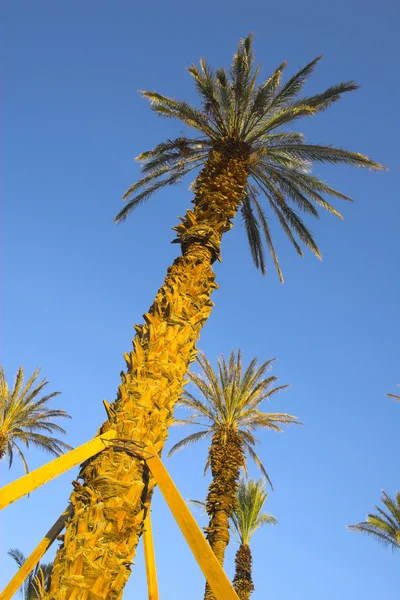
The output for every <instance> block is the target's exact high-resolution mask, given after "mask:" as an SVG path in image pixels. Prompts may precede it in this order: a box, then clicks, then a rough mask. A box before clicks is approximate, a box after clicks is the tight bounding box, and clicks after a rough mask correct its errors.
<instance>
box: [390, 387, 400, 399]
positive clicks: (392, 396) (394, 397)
mask: <svg viewBox="0 0 400 600" xmlns="http://www.w3.org/2000/svg"><path fill="white" fill-rule="evenodd" d="M399 387H400V386H399ZM388 396H389V398H392V400H398V401H399V402H400V396H396V394H388Z"/></svg>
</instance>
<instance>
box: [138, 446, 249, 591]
mask: <svg viewBox="0 0 400 600" xmlns="http://www.w3.org/2000/svg"><path fill="white" fill-rule="evenodd" d="M146 450H147V451H148V453H149V456H147V457H146V458H145V460H146V463H147V465H148V467H149V469H150V471H151V473H152V475H153V477H154V479H155V480H156V482H157V484H158V487H159V488H160V490H161V493H162V495H163V496H164V498H165V500H166V502H167V504H168V506H169V508H170V510H171V512H172V514H173V515H174V517H175V520H176V522H177V523H178V525H179V527H180V530H181V531H182V533H183V535H184V537H185V539H186V541H187V543H188V544H189V547H190V549H191V551H192V553H193V555H194V557H195V559H196V560H197V562H198V564H199V567H200V569H201V570H202V571H203V574H204V576H205V578H206V580H207V581H208V583H209V584H210V586H211V589H212V591H213V592H214V595H215V597H216V599H217V600H239V598H238V596H237V594H236V592H235V590H234V589H233V587H232V585H231V582H230V581H229V579H228V577H227V575H226V573H225V571H224V570H223V568H222V567H221V565H220V564H219V562H218V560H217V558H216V556H215V554H214V552H213V551H212V550H211V546H210V545H209V544H208V542H207V540H206V538H205V537H204V535H203V533H202V531H201V529H200V527H199V526H198V525H197V523H196V521H195V519H194V517H193V515H192V513H191V512H190V510H189V508H188V507H187V505H186V502H185V501H184V499H183V498H182V496H181V495H180V493H179V491H178V489H177V487H176V486H175V484H174V482H173V480H172V478H171V476H170V474H169V473H168V471H167V469H166V468H165V466H164V465H163V463H162V462H161V460H160V458H159V456H158V454H157V452H156V450H155V449H154V447H153V446H152V444H151V443H150V442H148V443H147V449H146ZM146 454H147V452H146Z"/></svg>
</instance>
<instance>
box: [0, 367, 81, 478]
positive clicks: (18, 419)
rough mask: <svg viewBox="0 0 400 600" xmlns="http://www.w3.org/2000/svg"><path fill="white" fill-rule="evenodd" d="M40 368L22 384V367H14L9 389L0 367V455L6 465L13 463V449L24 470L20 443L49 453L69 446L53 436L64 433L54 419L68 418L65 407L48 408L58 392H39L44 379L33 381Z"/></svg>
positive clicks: (57, 452) (42, 386)
mask: <svg viewBox="0 0 400 600" xmlns="http://www.w3.org/2000/svg"><path fill="white" fill-rule="evenodd" d="M39 373H40V370H39V369H37V370H36V371H34V373H33V374H32V375H31V377H29V378H28V379H27V380H26V381H25V384H24V369H23V367H20V368H19V369H18V372H17V375H16V378H15V384H14V386H13V388H12V389H11V390H9V388H8V386H7V382H6V379H5V374H4V370H3V368H2V367H0V392H1V398H0V457H3V456H7V457H8V461H9V466H10V467H11V465H12V462H13V455H14V452H16V453H17V455H18V456H19V457H20V459H21V461H22V463H23V465H24V469H25V471H26V472H28V465H27V461H26V458H25V456H24V453H23V452H22V450H21V448H20V445H19V444H20V443H23V444H24V445H25V446H26V447H27V448H29V447H30V446H31V445H32V446H35V447H37V448H39V449H40V450H45V451H47V452H49V453H50V454H52V455H53V456H60V455H61V454H63V452H64V451H65V450H70V449H71V446H69V444H66V443H65V442H63V441H62V440H60V439H58V438H56V437H54V434H55V433H62V434H64V433H66V432H65V429H63V427H61V426H60V425H58V424H57V423H55V422H54V419H60V418H70V416H69V415H68V414H67V412H66V411H65V410H61V409H50V408H49V407H48V403H49V401H50V400H51V399H52V398H54V397H55V396H58V395H59V392H53V393H51V394H47V395H42V393H43V389H44V388H45V386H46V385H47V383H48V382H47V381H46V380H45V379H42V380H41V381H40V382H38V381H37V378H38V376H39Z"/></svg>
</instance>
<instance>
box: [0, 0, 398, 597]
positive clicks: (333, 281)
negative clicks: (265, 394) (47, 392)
mask: <svg viewBox="0 0 400 600" xmlns="http://www.w3.org/2000/svg"><path fill="white" fill-rule="evenodd" d="M395 4H396V3H395V2H391V1H390V0H383V1H382V2H380V3H378V4H377V3H375V2H371V1H370V0H363V1H362V2H361V1H360V0H357V1H353V2H347V1H346V2H345V1H344V0H338V1H336V2H334V3H326V2H317V1H310V0H304V1H303V2H296V1H295V0H288V1H287V2H284V3H276V2H275V3H269V2H261V1H255V0H250V1H248V2H245V3H243V2H236V1H233V0H229V1H228V0H222V1H220V2H216V1H215V0H213V1H210V0H203V2H196V3H191V2H183V1H175V0H173V1H172V2H151V3H150V2H141V3H138V2H134V1H127V0H119V1H118V2H106V1H104V0H96V1H94V0H85V2H78V1H76V0H71V1H69V2H51V1H44V0H37V1H36V2H32V1H29V0H25V1H22V0H14V1H13V2H4V3H3V7H2V8H3V19H2V27H3V35H2V37H3V44H4V50H5V54H4V52H3V56H4V59H3V90H4V100H3V157H2V158H3V191H2V196H3V199H4V203H3V209H2V217H3V218H2V221H3V240H4V241H3V261H2V262H3V277H4V281H5V289H4V293H3V306H2V314H3V324H2V359H1V360H2V363H3V364H4V366H5V369H6V373H7V375H8V377H9V378H10V379H11V378H12V377H13V376H14V373H15V371H16V370H17V368H18V366H19V365H21V364H23V365H25V367H26V369H27V371H28V372H31V371H32V370H33V369H34V368H35V367H36V366H38V365H39V366H41V367H42V372H43V374H44V375H45V376H47V377H48V379H49V380H50V382H51V383H50V385H51V389H52V390H60V391H62V392H63V395H62V396H61V397H60V398H59V399H58V400H57V404H58V405H61V406H62V407H63V408H65V409H67V410H68V411H69V412H70V413H71V415H72V416H73V421H71V422H70V423H69V424H68V429H69V441H70V443H72V444H73V445H78V444H80V443H83V442H84V441H86V440H87V439H88V437H89V436H92V435H93V434H94V433H95V432H96V430H97V428H98V426H99V425H100V424H101V423H102V422H103V420H104V418H105V412H104V409H103V406H102V400H103V399H104V398H107V399H108V400H109V401H112V400H113V399H114V398H115V393H116V389H117V386H118V383H119V373H120V371H121V369H122V368H123V367H124V361H123V359H122V354H123V352H124V351H126V350H129V349H130V344H131V337H132V335H133V327H132V325H133V323H135V322H136V323H137V322H140V321H141V315H142V313H143V312H145V311H146V310H147V308H148V307H149V305H150V304H151V302H152V299H153V296H154V294H155V292H156V290H157V289H158V287H159V286H160V284H161V283H162V281H163V278H164V274H165V271H166V268H167V266H168V264H170V263H171V261H172V260H173V258H174V257H175V256H176V252H177V247H176V246H175V245H170V241H171V239H173V232H172V231H171V227H172V226H173V225H175V224H176V222H177V216H178V215H182V214H183V213H184V211H185V209H186V208H187V207H188V206H189V203H190V199H191V194H190V192H189V191H188V189H187V184H186V183H185V184H184V185H182V186H180V187H175V188H170V189H168V190H166V191H164V192H162V193H160V194H159V195H158V196H157V197H154V199H153V200H151V202H150V203H148V204H147V205H146V206H144V207H142V208H141V209H140V210H139V211H138V212H136V213H135V214H134V215H132V217H131V218H130V219H129V220H128V221H127V222H126V223H125V224H124V225H122V226H116V225H114V224H113V223H112V219H113V216H114V215H115V214H116V212H117V211H118V210H119V209H120V208H121V205H122V204H121V196H122V193H123V192H124V191H125V189H126V188H127V187H128V186H129V185H130V184H131V183H132V182H133V181H134V180H135V179H136V178H137V177H138V175H139V170H138V166H137V165H136V164H134V163H133V161H132V159H133V157H134V156H136V155H137V154H138V153H139V152H141V151H143V150H146V149H148V148H150V147H152V146H153V145H154V144H155V143H156V142H158V141H160V140H162V139H163V138H166V137H172V136H174V135H179V133H180V131H181V130H182V126H181V125H180V124H179V123H172V122H167V121H164V120H161V119H157V117H156V116H155V115H154V114H152V113H151V112H150V110H149V109H148V106H147V103H146V102H145V101H144V100H143V99H141V97H140V96H139V94H138V93H137V90H139V89H151V90H155V89H156V90H158V91H160V92H162V93H166V94H169V95H174V96H177V97H180V98H182V99H187V100H189V101H195V93H194V90H193V85H192V81H191V78H190V76H189V75H188V74H187V73H186V72H185V68H186V67H187V66H189V65H190V64H191V62H193V61H197V60H198V59H199V57H200V56H205V57H207V58H208V59H209V60H210V62H211V63H212V64H213V65H214V66H216V67H218V66H221V65H227V64H229V63H230V60H231V57H232V54H233V52H234V51H235V48H236V45H237V41H238V39H239V38H240V37H243V36H245V35H246V34H247V33H248V32H249V31H250V30H252V31H254V32H255V35H256V37H255V50H256V56H257V58H258V60H259V61H261V62H262V75H264V76H267V75H268V74H269V73H270V72H271V70H272V69H274V68H275V67H276V66H277V65H278V64H279V63H280V62H281V61H282V60H284V59H286V60H288V61H289V67H288V72H290V73H292V72H293V71H294V70H295V69H296V68H298V67H301V66H303V65H304V64H305V63H306V62H308V61H309V60H310V59H312V58H314V57H315V56H317V55H319V54H321V53H323V54H324V60H323V61H322V62H321V63H320V65H319V67H318V71H317V72H316V74H315V75H314V76H313V77H312V79H311V81H310V84H309V87H308V91H311V92H313V91H316V90H322V89H324V88H326V87H328V86H329V85H330V84H332V83H336V82H338V81H341V80H345V79H356V80H357V81H359V82H360V83H361V84H362V87H361V89H360V90H359V91H358V92H356V93H354V94H351V95H348V96H346V97H345V98H344V99H343V100H342V101H341V102H340V103H339V104H337V105H335V106H334V107H333V108H332V109H331V110H329V111H328V112H327V113H324V114H323V115H320V116H318V117H316V118H314V119H311V120H309V121H304V122H300V123H299V128H301V129H302V130H303V131H305V133H306V134H307V137H308V139H310V140H313V141H318V142H325V143H333V144H337V145H342V146H343V147H347V148H349V149H351V150H357V151H360V152H364V153H366V154H368V155H370V156H371V157H373V158H375V159H376V160H378V161H381V162H383V163H385V164H386V165H387V166H388V167H389V169H390V171H389V172H388V173H370V172H368V171H362V170H355V169H350V168H349V167H339V168H336V167H326V168H325V167H324V168H320V169H318V173H319V174H320V175H321V176H322V177H323V178H325V179H327V180H328V181H329V183H331V184H332V185H334V186H335V187H338V188H340V189H341V190H342V191H343V192H345V193H347V194H349V195H351V196H352V197H353V198H354V199H355V203H354V204H353V205H350V204H346V205H343V204H340V201H339V202H338V203H337V205H338V206H339V209H340V210H341V211H342V212H343V213H344V216H345V220H344V222H343V223H342V222H340V221H338V220H335V219H334V218H333V217H329V216H328V215H324V216H323V217H322V218H321V220H320V221H319V222H315V223H312V229H313V231H314V232H315V234H316V237H317V240H318V241H319V243H320V245H321V248H322V252H323V262H322V263H320V262H319V261H317V260H316V259H315V258H313V257H312V256H307V257H306V258H305V259H303V260H301V259H300V258H298V257H297V255H296V254H295V253H294V251H293V250H292V248H290V247H289V246H288V244H287V243H286V242H285V240H284V239H283V238H282V235H281V234H280V232H279V229H278V227H277V226H276V224H274V232H275V237H276V241H277V247H278V250H279V254H280V258H281V262H282V265H283V269H284V275H285V284H284V285H281V284H280V283H279V281H278V279H277V276H276V275H275V273H274V272H273V271H272V270H271V271H270V273H269V274H268V276H267V277H266V278H262V277H261V275H259V273H258V272H256V270H255V269H254V268H253V266H252V263H251V260H250V257H249V252H248V249H247V247H246V240H245V234H244V230H243V228H242V227H241V224H240V222H239V220H238V222H237V223H236V225H235V227H234V229H233V231H232V232H230V233H229V234H227V236H226V239H225V241H224V243H223V263H222V264H221V265H218V266H217V277H218V282H219V284H220V290H219V291H218V292H216V293H215V295H214V300H215V302H216V307H215V310H214V312H213V314H212V317H211V319H210V321H209V323H208V324H207V326H206V327H205V328H204V330H203V333H202V335H201V340H200V343H199V347H200V348H201V349H202V350H204V351H205V352H206V353H207V355H208V356H209V357H210V359H214V357H215V356H217V355H218V354H219V353H221V352H222V353H229V352H230V350H231V349H233V348H237V347H238V346H240V347H241V348H242V349H243V353H244V356H245V359H246V360H250V359H251V358H252V357H253V356H258V357H259V359H260V360H266V359H268V358H271V357H277V361H276V363H275V366H274V373H275V374H276V375H278V376H279V379H280V382H281V383H291V384H292V388H291V389H290V390H289V391H287V392H285V393H282V394H280V395H279V396H278V397H276V398H275V399H274V400H273V402H271V405H270V406H267V407H266V409H267V410H268V409H269V410H271V411H283V412H290V413H292V414H296V415H298V416H299V417H300V418H301V420H302V421H303V422H304V423H305V427H303V428H291V429H289V430H287V431H285V433H284V434H280V435H277V434H272V433H270V434H261V435H260V438H261V440H262V446H261V447H260V448H259V452H260V454H261V456H262V457H263V460H264V462H265V464H266V465H267V467H268V469H269V472H270V475H271V477H272V480H273V482H274V485H275V492H274V493H271V494H270V497H269V499H268V509H269V511H270V512H272V513H273V514H274V515H275V516H276V518H277V519H278V520H279V526H278V527H275V528H269V529H268V528H265V529H264V530H263V531H260V532H258V533H257V534H256V535H255V537H254V546H253V549H254V569H255V575H254V579H255V585H256V592H255V594H254V600H261V599H262V598H266V597H268V598H273V599H275V600H288V599H290V600H320V599H321V598H323V599H324V600H338V599H339V598H340V599H346V600H353V599H355V598H363V600H376V599H377V598H383V597H384V598H385V600H398V590H399V583H400V580H399V573H400V571H399V562H398V561H399V558H400V557H399V556H394V555H392V553H391V552H390V551H389V550H386V549H384V548H382V547H380V546H379V545H377V544H376V543H374V541H373V540H371V539H368V538H364V537H363V536H361V535H357V534H354V533H350V532H348V531H347V530H346V529H345V526H346V524H349V523H354V522H357V521H359V520H362V519H363V518H364V516H365V514H366V513H367V511H369V510H370V509H372V507H373V504H374V503H375V502H378V500H379V497H380V490H381V488H384V489H385V490H386V491H387V492H389V493H390V494H393V493H395V492H396V490H398V489H400V480H399V478H400V473H399V470H398V431H399V425H400V405H398V404H396V403H395V402H393V401H391V400H389V399H388V398H387V397H386V396H385V394H386V393H387V392H395V391H396V389H397V388H396V384H397V383H400V361H399V339H400V325H399V311H398V302H399V292H400V288H399V270H398V265H399V241H398V240H399V217H400V210H399V202H398V188H399V182H398V164H399V158H400V157H399V150H398V136H397V134H396V133H395V132H396V131H398V129H399V117H398V114H399V113H398V106H399V104H400V98H399V89H400V88H399V82H398V78H397V71H398V61H399V54H398V45H397V43H396V41H395V39H396V36H397V33H398V31H397V30H398V22H399V12H398V8H395ZM181 434H182V431H181V430H175V431H173V432H172V433H171V436H170V440H169V441H168V446H170V445H171V444H172V442H174V441H176V440H177V439H178V436H180V435H181ZM206 451H207V446H206V443H204V444H201V445H199V446H198V447H194V446H193V447H190V448H189V449H188V450H187V451H185V452H183V453H180V454H178V455H176V457H175V458H173V459H171V460H170V461H168V468H169V469H170V471H171V473H172V475H173V477H174V479H175V481H176V483H177V485H178V486H179V488H180V490H181V491H182V494H183V496H184V497H185V498H199V499H201V498H204V496H205V493H206V487H207V483H208V480H207V479H206V480H204V479H203V478H202V468H203V464H204V460H205V456H206ZM45 460H46V457H45V456H43V455H41V454H37V453H35V452H32V453H31V454H30V464H31V466H32V467H35V466H39V465H40V464H42V463H43V462H44V461H45ZM251 473H252V475H255V474H256V471H255V470H254V469H253V467H251ZM0 475H1V480H2V481H3V482H4V483H5V482H8V481H9V480H11V479H14V478H17V477H19V476H20V475H22V469H21V467H20V466H19V465H18V464H16V465H15V468H13V469H12V471H11V472H8V470H7V468H6V464H5V463H3V464H1V465H0ZM71 479H72V474H71V473H68V474H66V475H64V476H63V477H61V478H60V479H59V480H57V481H54V482H52V483H49V484H48V485H47V486H46V487H44V488H42V489H41V490H38V491H36V492H35V493H33V494H32V495H31V497H30V498H29V499H23V500H20V501H19V502H18V503H16V504H15V505H13V506H11V507H9V508H8V509H7V510H6V511H5V512H4V513H2V514H1V517H0V523H1V527H2V530H3V532H2V536H1V537H2V548H1V550H0V552H1V564H2V568H1V575H0V585H1V587H3V586H4V585H5V583H6V582H7V581H8V580H9V578H10V577H11V575H12V574H13V573H14V571H15V566H14V564H13V562H12V560H11V559H10V558H8V557H6V551H7V549H8V548H10V547H18V548H20V549H21V550H23V551H24V552H25V553H26V554H29V553H30V551H31V550H32V549H33V548H34V546H35V545H36V543H37V542H38V541H39V540H40V539H41V537H42V536H43V535H44V534H45V532H46V531H47V529H48V528H49V527H50V525H51V524H52V523H53V522H54V521H55V519H56V518H57V517H58V515H59V514H60V513H61V512H62V510H63V508H64V506H65V505H66V502H67V498H68V495H69V492H70V489H71V486H70V481H71ZM153 519H154V530H155V536H156V551H157V559H158V571H159V582H160V588H161V598H162V599H163V600H179V599H180V598H182V599H184V598H185V599H186V598H190V599H191V598H193V599H194V598H201V597H202V591H203V580H202V575H201V573H200V571H199V569H198V567H197V564H196V563H195V561H194V559H193V558H192V556H191V555H190V553H189V552H188V550H187V549H186V547H185V544H184V542H183V539H182V538H181V535H180V532H179V531H178V529H177V527H176V526H175V523H174V522H173V520H172V518H171V516H170V515H169V513H168V511H167V509H166V506H165V504H164V502H163V500H162V498H161V497H160V494H159V492H156V494H155V498H154V511H153ZM199 520H200V521H201V520H202V517H199ZM202 524H205V523H204V520H203V521H202ZM234 550H235V547H234V545H232V547H231V548H230V550H229V552H228V557H227V563H226V568H227V571H228V573H230V574H231V573H232V570H233V555H234ZM124 597H125V598H135V599H136V598H137V599H139V598H145V597H146V592H145V572H144V566H143V558H142V548H141V546H140V547H139V550H138V558H137V565H136V566H135V567H134V570H133V574H132V576H131V579H130V582H129V584H128V586H127V587H126V593H125V595H124Z"/></svg>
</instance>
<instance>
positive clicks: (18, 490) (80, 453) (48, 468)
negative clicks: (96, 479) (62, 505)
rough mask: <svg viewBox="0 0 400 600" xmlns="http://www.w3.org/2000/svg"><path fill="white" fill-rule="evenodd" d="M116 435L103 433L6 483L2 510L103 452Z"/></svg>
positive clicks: (0, 500)
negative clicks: (107, 441) (107, 442)
mask: <svg viewBox="0 0 400 600" xmlns="http://www.w3.org/2000/svg"><path fill="white" fill-rule="evenodd" d="M115 435H116V433H115V431H114V430H110V431H107V433H103V435H100V436H97V437H95V438H93V439H92V440H90V441H89V442H86V443H85V444H82V445H81V446H78V448H74V449H73V450H70V451H69V452H67V453H66V454H63V455H62V456H59V457H58V458H55V459H54V460H52V461H50V462H48V463H47V464H45V465H43V467H39V468H38V469H36V470H35V471H32V472H31V473H28V474H27V475H24V477H21V478H20V479H17V480H16V481H13V482H12V483H9V484H8V485H5V486H4V487H3V488H1V489H0V510H1V509H3V508H5V507H6V506H8V505H9V504H11V503H12V502H15V500H19V498H22V497H23V496H25V495H26V494H30V492H33V490H36V489H37V488H38V487H40V486H41V485H43V484H45V483H47V482H48V481H50V480H51V479H54V478H55V477H58V475H61V473H65V471H68V470H69V469H72V467H76V465H79V464H80V463H82V462H83V461H85V460H87V459H88V458H90V457H91V456H93V455H94V454H97V453H98V452H101V451H102V450H104V448H105V443H104V442H105V440H109V439H112V438H113V437H115Z"/></svg>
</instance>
